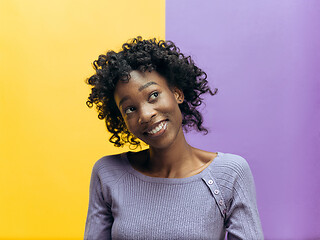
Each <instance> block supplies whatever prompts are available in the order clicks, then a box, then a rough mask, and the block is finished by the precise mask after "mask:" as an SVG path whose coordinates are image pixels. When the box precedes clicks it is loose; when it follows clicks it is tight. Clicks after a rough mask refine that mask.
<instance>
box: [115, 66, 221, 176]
mask: <svg viewBox="0 0 320 240" xmlns="http://www.w3.org/2000/svg"><path fill="white" fill-rule="evenodd" d="M130 76H131V78H130V80H129V82H122V81H119V82H118V83H117V86H116V89H115V93H114V98H115V101H116V103H117V106H118V108H119V110H120V112H121V114H122V116H123V119H124V121H125V123H126V125H127V127H128V129H129V130H130V132H131V133H132V134H133V135H135V136H136V137H137V138H139V139H141V140H142V141H144V142H145V143H147V144H148V145H149V146H150V158H148V157H147V151H141V152H138V153H135V154H130V155H129V161H130V163H131V165H132V166H133V167H134V168H135V169H136V170H137V171H139V172H141V173H143V174H145V175H148V176H152V177H163V178H185V177H190V176H193V175H195V174H197V173H199V172H201V171H203V170H204V169H205V168H206V167H207V166H208V165H209V164H210V163H211V162H212V160H213V159H214V158H215V157H216V156H217V153H212V152H206V151H203V150H200V149H197V148H194V147H191V146H190V145H189V144H188V143H187V141H186V139H185V136H184V133H183V130H182V114H181V111H180V109H179V103H182V102H183V99H184V95H183V92H182V91H181V90H180V89H178V88H176V87H169V86H168V84H167V81H166V79H165V78H163V77H162V76H161V75H159V74H158V73H157V72H156V71H152V72H144V73H143V72H139V71H132V72H131V73H130ZM160 123H163V125H165V126H164V127H163V128H162V129H161V130H160V131H158V132H157V133H152V130H154V129H155V127H157V126H159V124H160ZM160 126H161V124H160Z"/></svg>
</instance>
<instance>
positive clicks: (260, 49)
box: [0, 0, 320, 240]
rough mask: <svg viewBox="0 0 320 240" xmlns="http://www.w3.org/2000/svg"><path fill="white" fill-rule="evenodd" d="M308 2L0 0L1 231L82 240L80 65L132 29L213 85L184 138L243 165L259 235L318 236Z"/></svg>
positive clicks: (86, 175) (84, 188) (312, 23)
mask: <svg viewBox="0 0 320 240" xmlns="http://www.w3.org/2000/svg"><path fill="white" fill-rule="evenodd" d="M319 12H320V2H319V1H317V0H308V1H304V0H281V1H277V0H261V1H249V0H243V1H217V0H198V1H195V0H167V1H165V0H156V1H150V0H136V1H124V0H121V1H110V0H104V1H102V0H93V1H83V0H78V1H73V0H67V1H62V0H56V1H47V0H45V1H40V0H28V1H25V0H1V1H0V239H81V238H82V236H83V231H84V224H85V218H86V212H87V205H88V189H89V181H90V174H91V169H92V166H93V164H94V162H95V161H96V160H97V159H99V158H100V157H102V156H104V155H108V154H113V153H119V152H122V151H127V150H128V149H127V148H120V149H117V148H114V147H113V146H112V145H111V144H109V143H108V141H107V139H108V136H109V135H108V133H107V132H106V131H105V126H104V122H103V121H99V120H98V118H97V114H96V112H95V111H94V110H90V109H88V108H87V107H86V105H85V101H86V98H87V95H88V93H89V87H88V86H86V84H85V83H84V80H85V79H86V78H87V77H88V76H90V74H93V70H92V67H91V63H92V61H93V60H95V59H96V58H97V57H98V55H99V54H101V53H105V52H106V51H107V50H109V49H115V50H119V48H120V46H121V44H122V43H123V42H125V41H127V40H128V39H130V38H132V37H136V36H138V35H141V36H143V37H144V38H152V37H156V38H160V39H167V40H172V41H174V42H175V43H176V44H177V45H178V46H179V47H180V48H181V50H182V52H184V53H186V54H188V55H191V56H192V57H193V58H194V60H195V62H196V64H197V65H198V66H199V67H201V68H202V69H204V70H205V71H206V72H207V74H208V80H209V84H210V86H212V87H217V88H218V89H219V93H218V95H216V96H214V97H207V98H206V107H205V108H203V114H204V118H205V123H204V124H205V126H207V127H208V128H209V129H210V133H209V134H208V135H206V136H203V135H201V134H198V133H196V132H191V133H190V134H188V139H189V142H190V143H191V144H192V145H194V146H197V147H200V148H202V149H206V150H209V151H220V152H230V153H235V154H239V155H242V156H243V157H245V158H246V159H247V161H248V162H249V164H250V166H251V169H252V172H253V175H254V178H255V182H256V189H257V201H258V206H259V211H260V215H261V221H262V225H263V229H264V233H265V238H266V239H283V240H286V239H296V240H300V239H319V238H320V228H319V226H320V200H319V198H320V174H319V170H320V164H319V161H320V126H319V125H320V73H319V67H320V65H319V63H320V30H319V29H320V15H319Z"/></svg>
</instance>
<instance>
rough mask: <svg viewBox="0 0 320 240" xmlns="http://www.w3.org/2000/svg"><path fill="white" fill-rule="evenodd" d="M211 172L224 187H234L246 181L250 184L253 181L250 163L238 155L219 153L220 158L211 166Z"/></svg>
mask: <svg viewBox="0 0 320 240" xmlns="http://www.w3.org/2000/svg"><path fill="white" fill-rule="evenodd" d="M210 171H211V172H212V174H213V176H215V178H216V179H217V181H219V182H221V183H223V185H225V184H227V185H229V184H231V185H234V184H235V183H236V182H238V183H239V181H240V182H242V181H244V180H245V181H247V182H250V183H252V181H253V178H252V172H251V169H250V166H249V164H248V162H247V161H246V159H245V158H243V157H242V156H239V155H236V154H231V153H221V152H218V156H217V157H216V158H215V159H214V161H213V162H212V164H211V165H210Z"/></svg>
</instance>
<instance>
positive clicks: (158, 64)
mask: <svg viewBox="0 0 320 240" xmlns="http://www.w3.org/2000/svg"><path fill="white" fill-rule="evenodd" d="M93 67H94V69H95V71H96V74H94V75H93V76H91V77H90V78H88V79H87V80H86V83H87V84H89V85H91V86H93V87H92V89H91V93H90V95H89V97H88V100H87V102H86V104H87V106H88V107H90V108H91V107H92V106H93V104H95V105H96V108H97V110H98V118H99V119H101V120H102V119H105V122H106V126H107V129H108V131H109V132H110V133H112V136H111V137H110V139H109V141H110V142H111V143H113V144H114V145H115V146H116V147H121V146H123V145H124V144H125V143H129V144H130V145H133V146H134V147H137V146H139V145H140V141H139V139H138V138H136V137H135V136H134V135H133V134H132V133H131V132H130V131H129V130H128V128H127V126H126V124H125V122H124V119H123V118H122V115H121V113H120V111H119V109H118V107H117V105H116V103H115V100H114V91H115V87H116V84H117V82H118V81H119V80H120V81H129V79H130V72H131V71H133V70H138V71H142V72H145V71H149V72H151V71H153V70H155V71H157V72H158V73H159V74H160V75H161V76H163V77H164V78H165V79H166V80H167V82H168V86H174V87H177V88H179V89H180V90H182V91H183V93H184V101H183V103H181V104H179V107H180V110H181V113H182V116H183V120H182V126H183V128H184V130H185V131H188V129H189V128H192V127H195V128H196V130H198V131H202V132H204V133H205V134H207V133H208V130H207V129H206V128H204V127H203V126H202V123H203V119H202V115H201V113H200V112H199V111H198V110H197V107H198V106H200V105H201V104H202V101H203V99H202V98H201V95H202V94H204V93H209V94H211V95H215V94H216V93H217V89H216V88H215V89H214V91H211V89H210V87H209V86H208V81H207V80H206V79H207V74H206V73H205V72H204V71H202V70H201V69H200V68H198V67H197V66H196V65H195V64H194V62H193V60H192V59H191V57H190V56H187V57H186V56H185V55H184V54H182V53H181V52H180V49H179V48H178V47H177V46H176V45H175V44H174V43H173V42H171V41H163V40H160V41H157V40H156V39H155V38H154V39H149V40H143V39H142V37H137V38H134V39H132V40H131V41H129V42H127V43H125V44H123V45H122V49H121V51H119V52H114V51H108V52H107V54H106V55H100V56H99V58H98V60H95V61H94V62H93Z"/></svg>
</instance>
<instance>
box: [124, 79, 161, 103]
mask: <svg viewBox="0 0 320 240" xmlns="http://www.w3.org/2000/svg"><path fill="white" fill-rule="evenodd" d="M154 84H155V85H159V84H158V83H156V82H147V83H146V84H144V85H142V86H141V87H139V89H138V90H139V92H141V91H142V90H143V89H145V88H147V87H149V86H151V85H154ZM128 99H129V96H125V97H123V98H122V99H121V100H120V102H119V107H120V106H121V105H122V104H123V102H125V101H127V100H128Z"/></svg>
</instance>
